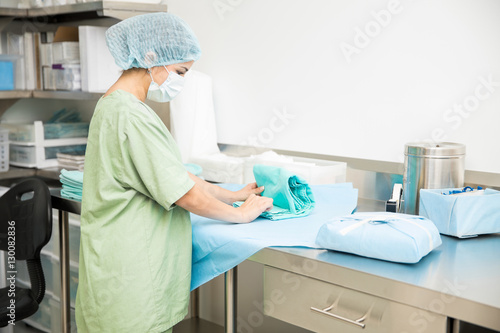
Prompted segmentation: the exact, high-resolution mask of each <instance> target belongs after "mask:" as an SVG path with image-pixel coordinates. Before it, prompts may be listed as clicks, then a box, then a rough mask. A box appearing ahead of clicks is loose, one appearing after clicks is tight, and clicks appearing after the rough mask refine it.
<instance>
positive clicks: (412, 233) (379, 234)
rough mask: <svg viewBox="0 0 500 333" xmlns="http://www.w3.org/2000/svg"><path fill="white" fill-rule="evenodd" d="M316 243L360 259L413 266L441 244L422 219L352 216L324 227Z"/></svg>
mask: <svg viewBox="0 0 500 333" xmlns="http://www.w3.org/2000/svg"><path fill="white" fill-rule="evenodd" d="M316 243H317V244H318V245H319V246H321V247H323V248H326V249H330V250H335V251H341V252H348V253H353V254H357V255H360V256H364V257H370V258H376V259H382V260H388V261H394V262H401V263H416V262H418V261H420V259H421V258H422V257H424V256H426V255H427V254H428V253H429V252H431V251H432V250H433V249H435V248H436V247H438V246H439V245H441V237H440V236H439V232H438V230H437V228H436V226H435V225H434V223H432V221H430V220H428V219H427V218H425V217H422V216H415V215H408V214H396V213H385V212H383V213H378V212H377V213H355V214H352V215H348V216H344V217H336V218H333V219H332V220H330V222H328V223H326V224H324V225H323V226H322V227H321V228H320V230H319V232H318V235H317V237H316Z"/></svg>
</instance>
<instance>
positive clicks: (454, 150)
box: [405, 142, 465, 157]
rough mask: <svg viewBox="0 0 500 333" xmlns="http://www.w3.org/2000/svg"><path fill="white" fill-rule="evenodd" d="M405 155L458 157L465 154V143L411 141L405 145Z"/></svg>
mask: <svg viewBox="0 0 500 333" xmlns="http://www.w3.org/2000/svg"><path fill="white" fill-rule="evenodd" d="M405 155H412V156H420V157H425V156H430V157H434V156H435V157H457V156H461V155H465V145H464V144H461V143H454V142H437V143H434V142H433V143H430V142H410V143H407V144H406V145H405Z"/></svg>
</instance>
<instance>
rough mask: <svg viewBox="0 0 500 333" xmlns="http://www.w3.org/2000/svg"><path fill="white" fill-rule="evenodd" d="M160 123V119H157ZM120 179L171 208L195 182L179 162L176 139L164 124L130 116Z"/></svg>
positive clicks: (165, 206) (168, 208) (166, 207)
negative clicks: (122, 173) (122, 171)
mask: <svg viewBox="0 0 500 333" xmlns="http://www.w3.org/2000/svg"><path fill="white" fill-rule="evenodd" d="M158 121H159V122H161V121H160V120H159V119H158ZM125 135H126V138H125V141H124V143H125V151H124V152H123V153H124V158H123V160H124V163H125V164H127V163H128V164H130V165H124V168H123V170H125V171H124V172H127V173H128V174H124V175H123V179H124V180H126V182H127V183H129V186H130V187H132V188H133V189H135V190H136V191H138V192H140V193H142V194H144V195H146V196H148V197H150V198H151V199H153V200H155V201H156V202H158V203H159V204H160V205H162V206H163V207H164V208H165V209H167V210H170V209H172V208H173V207H174V206H175V202H176V201H177V200H179V199H180V198H181V197H182V196H184V195H185V194H186V193H187V192H188V191H189V190H190V189H191V188H192V187H193V186H194V181H193V180H192V179H191V178H189V175H188V172H187V170H186V168H185V167H184V165H183V164H182V161H181V158H180V153H179V150H178V148H177V145H176V143H175V141H174V140H173V138H172V136H171V135H170V133H169V132H168V130H167V128H166V127H165V126H164V125H163V123H161V124H158V123H156V122H155V121H154V120H151V118H145V119H139V118H136V117H133V118H132V119H129V122H128V123H127V126H126V130H125Z"/></svg>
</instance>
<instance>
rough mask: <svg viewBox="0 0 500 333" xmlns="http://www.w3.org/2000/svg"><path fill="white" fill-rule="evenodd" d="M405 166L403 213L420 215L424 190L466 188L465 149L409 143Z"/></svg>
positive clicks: (406, 149) (463, 147)
mask: <svg viewBox="0 0 500 333" xmlns="http://www.w3.org/2000/svg"><path fill="white" fill-rule="evenodd" d="M404 166H405V169H404V175H403V202H402V207H403V209H402V212H404V213H406V214H417V215H418V204H419V201H420V189H422V188H427V189H433V188H452V187H463V186H464V172H465V145H463V144H460V143H451V142H442V143H426V142H412V143H407V144H406V145H405V165H404Z"/></svg>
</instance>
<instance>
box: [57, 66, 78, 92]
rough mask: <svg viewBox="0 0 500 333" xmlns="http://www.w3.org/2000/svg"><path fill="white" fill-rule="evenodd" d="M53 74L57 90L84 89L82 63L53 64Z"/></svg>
mask: <svg viewBox="0 0 500 333" xmlns="http://www.w3.org/2000/svg"><path fill="white" fill-rule="evenodd" d="M51 75H52V76H53V82H54V84H55V88H56V90H82V76H81V71H80V64H57V65H52V72H51Z"/></svg>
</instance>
